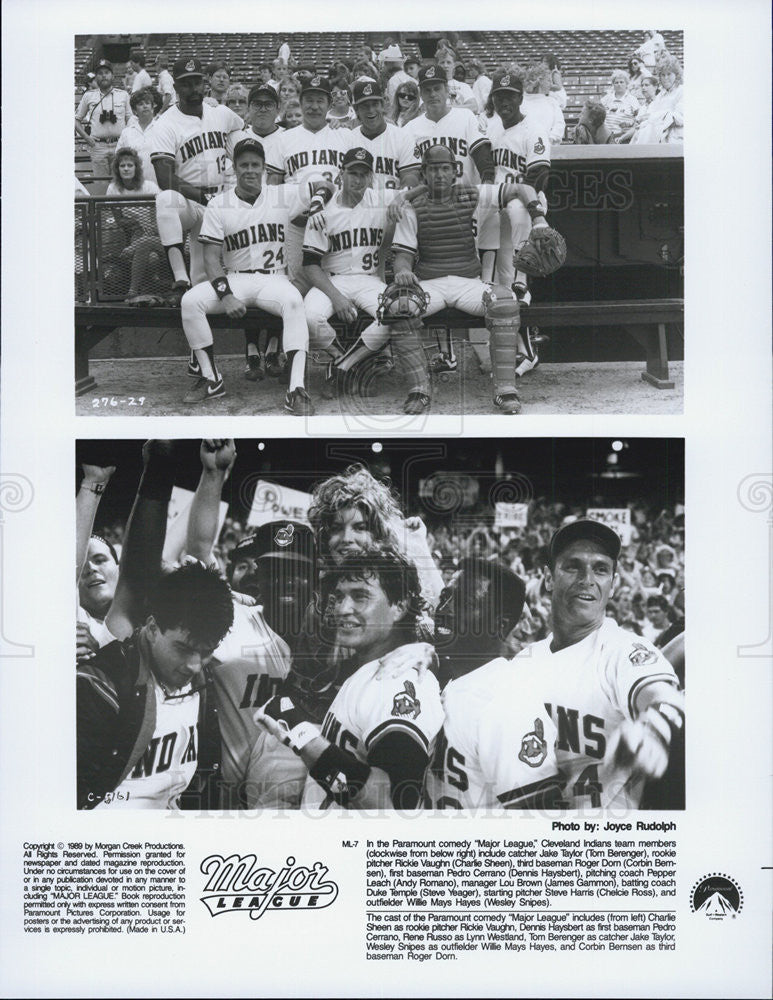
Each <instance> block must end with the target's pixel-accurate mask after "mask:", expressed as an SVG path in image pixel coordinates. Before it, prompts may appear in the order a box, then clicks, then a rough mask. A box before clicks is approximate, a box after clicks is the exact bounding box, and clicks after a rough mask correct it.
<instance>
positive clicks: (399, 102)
mask: <svg viewBox="0 0 773 1000" xmlns="http://www.w3.org/2000/svg"><path fill="white" fill-rule="evenodd" d="M420 107H421V102H420V100H419V87H418V84H416V83H414V82H413V81H411V82H410V83H403V84H401V86H399V87H398V88H397V91H396V93H395V99H394V103H393V105H392V114H391V116H390V117H391V120H392V121H393V122H394V123H395V125H399V127H400V128H402V127H403V125H405V124H406V122H409V121H413V119H414V118H416V117H418V115H419V114H420Z"/></svg>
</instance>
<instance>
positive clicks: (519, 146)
mask: <svg viewBox="0 0 773 1000" xmlns="http://www.w3.org/2000/svg"><path fill="white" fill-rule="evenodd" d="M488 134H489V139H490V140H491V152H492V154H493V157H494V163H495V164H496V174H495V175H494V177H495V180H496V181H498V182H499V183H509V184H520V183H522V182H523V180H524V175H525V174H526V171H527V170H528V169H529V168H530V167H535V166H542V165H544V166H546V167H549V166H550V140H549V139H548V137H547V135H543V133H542V131H541V129H540V125H539V122H538V121H534V120H531V119H529V118H522V119H521V121H519V122H518V123H517V124H516V125H513V126H511V127H510V128H508V129H505V128H503V127H502V124H501V120H500V121H499V123H498V124H497V125H492V126H490V127H489V132H488Z"/></svg>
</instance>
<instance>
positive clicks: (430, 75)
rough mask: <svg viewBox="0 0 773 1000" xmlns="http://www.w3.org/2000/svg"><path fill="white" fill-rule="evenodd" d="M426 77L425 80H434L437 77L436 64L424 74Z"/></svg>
mask: <svg viewBox="0 0 773 1000" xmlns="http://www.w3.org/2000/svg"><path fill="white" fill-rule="evenodd" d="M424 79H425V80H434V79H435V67H434V66H430V68H429V69H428V70H427V72H426V73H425V74H424Z"/></svg>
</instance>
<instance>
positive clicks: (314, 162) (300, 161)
mask: <svg viewBox="0 0 773 1000" xmlns="http://www.w3.org/2000/svg"><path fill="white" fill-rule="evenodd" d="M343 158H344V154H343V151H342V150H340V149H303V150H301V151H300V152H298V153H294V154H293V155H292V156H288V157H287V162H286V163H285V176H286V177H292V176H293V174H297V173H298V171H299V170H303V169H304V168H305V167H338V168H340V166H341V163H342V162H343Z"/></svg>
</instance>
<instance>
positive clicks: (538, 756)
mask: <svg viewBox="0 0 773 1000" xmlns="http://www.w3.org/2000/svg"><path fill="white" fill-rule="evenodd" d="M547 755H548V745H547V743H546V742H545V727H544V726H543V725H542V719H535V720H534V729H533V730H532V731H531V732H530V733H526V735H525V736H524V737H523V739H522V740H521V749H520V752H519V754H518V760H522V761H523V762H524V764H528V765H529V767H539V766H540V765H541V764H542V763H544V761H545V758H546V757H547Z"/></svg>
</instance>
